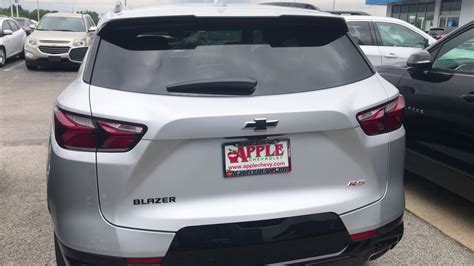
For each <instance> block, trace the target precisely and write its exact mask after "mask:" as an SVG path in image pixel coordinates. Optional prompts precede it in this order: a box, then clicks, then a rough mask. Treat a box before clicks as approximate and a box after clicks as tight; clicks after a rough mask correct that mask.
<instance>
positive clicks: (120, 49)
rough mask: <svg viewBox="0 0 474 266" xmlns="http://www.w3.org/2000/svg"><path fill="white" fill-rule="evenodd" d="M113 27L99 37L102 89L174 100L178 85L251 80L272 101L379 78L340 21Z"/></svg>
mask: <svg viewBox="0 0 474 266" xmlns="http://www.w3.org/2000/svg"><path fill="white" fill-rule="evenodd" d="M332 20H335V21H332ZM119 23H121V22H120V21H119V22H117V23H115V24H119ZM113 24H114V23H109V25H108V27H106V28H104V30H103V31H101V33H100V36H99V37H101V41H100V47H99V49H98V53H97V59H96V64H95V67H94V74H93V80H92V84H93V85H96V86H101V87H107V88H112V89H118V90H125V91H134V92H145V93H151V94H168V93H169V92H170V91H171V90H172V89H174V88H176V84H178V85H179V84H181V85H182V84H183V83H184V84H185V85H186V86H185V87H192V86H196V87H203V86H204V85H203V84H205V85H206V86H207V85H209V86H211V85H216V84H217V83H218V82H215V81H221V83H226V84H230V83H238V82H239V81H241V80H242V79H245V80H251V81H249V82H243V83H242V84H244V85H245V86H247V85H249V84H250V83H252V81H255V82H256V83H257V85H256V87H255V93H253V95H269V94H283V93H291V92H303V91H312V90H318V89H324V88H331V87H336V86H341V85H345V84H348V83H352V82H355V81H358V80H362V79H365V78H367V77H369V76H371V75H372V74H373V73H372V71H371V69H370V67H369V65H368V64H367V63H366V62H365V61H364V58H363V57H362V55H361V54H360V52H359V51H358V50H357V48H356V47H355V45H354V44H353V43H352V42H351V41H350V39H349V37H348V36H347V27H346V25H345V22H344V21H343V20H340V21H339V19H337V20H336V19H329V18H324V19H323V20H321V21H319V20H318V19H301V20H297V19H294V18H291V17H290V18H288V19H285V18H281V19H265V18H262V19H239V18H235V19H228V18H226V19H217V18H216V19H176V20H169V21H158V20H156V21H145V20H144V21H142V22H135V24H133V25H134V27H129V25H127V24H125V23H124V24H123V25H117V26H114V25H113ZM210 83H212V84H210ZM221 83H219V84H221ZM188 85H189V86H188ZM178 87H179V86H178ZM204 87H205V86H204Z"/></svg>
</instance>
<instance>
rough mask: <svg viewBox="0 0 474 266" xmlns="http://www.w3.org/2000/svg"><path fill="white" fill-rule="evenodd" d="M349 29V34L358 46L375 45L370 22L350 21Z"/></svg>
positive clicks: (348, 23)
mask: <svg viewBox="0 0 474 266" xmlns="http://www.w3.org/2000/svg"><path fill="white" fill-rule="evenodd" d="M347 27H348V28H349V34H350V35H351V37H352V38H353V39H354V41H355V42H356V43H357V44H359V45H373V41H372V35H371V34H370V27H369V22H365V21H349V22H347Z"/></svg>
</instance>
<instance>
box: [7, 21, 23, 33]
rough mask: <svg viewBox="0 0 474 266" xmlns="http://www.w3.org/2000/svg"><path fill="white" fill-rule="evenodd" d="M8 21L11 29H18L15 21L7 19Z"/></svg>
mask: <svg viewBox="0 0 474 266" xmlns="http://www.w3.org/2000/svg"><path fill="white" fill-rule="evenodd" d="M7 22H8V23H10V27H11V28H12V30H13V31H17V30H19V29H20V27H19V26H18V24H16V21H13V20H7Z"/></svg>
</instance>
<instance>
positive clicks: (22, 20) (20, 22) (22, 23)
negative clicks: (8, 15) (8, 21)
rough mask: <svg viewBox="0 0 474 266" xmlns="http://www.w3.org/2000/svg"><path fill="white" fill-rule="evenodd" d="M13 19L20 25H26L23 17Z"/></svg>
mask: <svg viewBox="0 0 474 266" xmlns="http://www.w3.org/2000/svg"><path fill="white" fill-rule="evenodd" d="M14 20H15V21H16V22H18V24H19V25H21V26H28V23H27V20H26V19H24V18H15V19H14Z"/></svg>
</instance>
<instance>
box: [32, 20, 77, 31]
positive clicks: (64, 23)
mask: <svg viewBox="0 0 474 266" xmlns="http://www.w3.org/2000/svg"><path fill="white" fill-rule="evenodd" d="M37 30H39V31H42V30H44V31H72V32H83V31H86V27H85V24H84V20H83V19H82V18H67V17H44V18H43V19H41V21H40V23H39V25H38V28H37Z"/></svg>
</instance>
